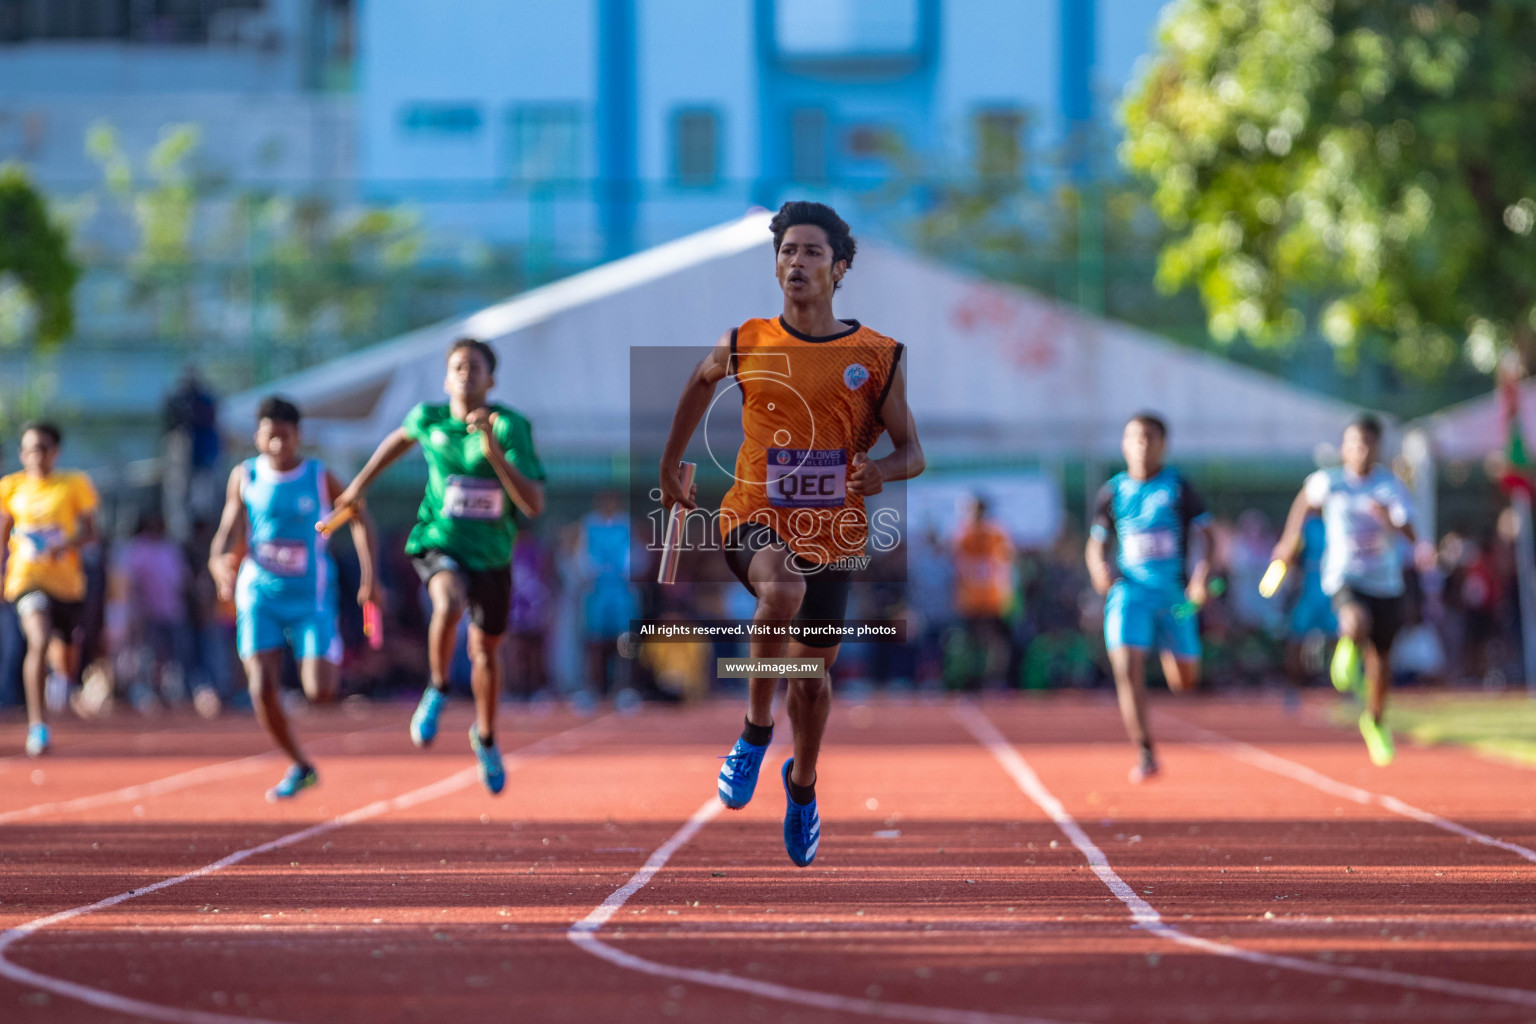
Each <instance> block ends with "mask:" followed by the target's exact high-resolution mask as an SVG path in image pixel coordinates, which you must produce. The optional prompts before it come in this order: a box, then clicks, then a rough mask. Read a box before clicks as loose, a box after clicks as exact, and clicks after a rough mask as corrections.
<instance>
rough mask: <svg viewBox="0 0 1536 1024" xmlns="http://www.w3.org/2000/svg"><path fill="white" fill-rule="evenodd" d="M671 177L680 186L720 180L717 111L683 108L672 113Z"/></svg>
mask: <svg viewBox="0 0 1536 1024" xmlns="http://www.w3.org/2000/svg"><path fill="white" fill-rule="evenodd" d="M672 177H673V178H675V179H676V180H677V182H678V184H681V185H713V184H715V183H716V182H717V181H719V180H720V114H719V112H718V111H715V110H709V109H707V108H702V107H685V108H683V109H682V110H679V111H678V112H677V113H676V114H674V115H673V116H672Z"/></svg>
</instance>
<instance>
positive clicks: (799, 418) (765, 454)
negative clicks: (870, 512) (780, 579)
mask: <svg viewBox="0 0 1536 1024" xmlns="http://www.w3.org/2000/svg"><path fill="white" fill-rule="evenodd" d="M852 323H853V326H851V327H849V328H848V329H847V330H845V331H843V332H842V333H840V334H834V335H832V336H830V337H826V338H811V337H808V336H806V335H804V334H801V333H799V332H798V331H796V330H794V329H793V328H791V327H790V326H789V325H788V324H786V323H785V322H784V318H783V317H774V318H773V319H771V320H770V319H759V320H748V321H747V322H746V323H744V324H742V325H741V326H740V327H738V328H736V330H735V331H733V332H732V334H731V355H732V359H731V372H732V374H734V376H735V381H736V384H737V385H738V386H739V387H740V388H741V401H742V408H741V425H742V434H743V438H742V442H741V448H740V449H739V450H738V451H737V453H736V470H735V478H736V479H735V483H734V484H732V486H731V489H730V490H729V491H727V492H726V494H725V498H724V499H723V500H722V501H721V506H720V512H721V515H720V534H721V537H722V538H724V537H728V536H729V535H730V533H731V531H732V530H733V529H735V528H736V527H737V526H741V525H744V524H746V523H749V522H753V523H763V524H764V525H766V526H769V527H771V528H772V529H773V531H774V532H775V533H777V534H778V535H779V537H780V538H782V539H783V541H784V542H785V543H786V544H788V545H789V547H790V549H791V550H792V551H794V552H795V553H796V554H798V555H800V556H801V557H802V558H804V559H806V560H807V561H809V562H813V563H815V564H817V565H825V564H827V563H828V562H832V561H836V560H838V559H840V558H845V557H850V556H858V555H862V554H864V546H865V542H866V540H867V539H868V535H869V522H868V519H867V518H866V517H865V514H864V498H863V497H862V496H861V495H857V494H854V495H850V494H848V491H847V484H848V472H849V470H850V469H851V468H852V462H853V457H854V456H855V455H858V454H867V453H868V451H869V449H870V448H872V447H873V446H874V444H875V442H876V441H877V440H879V439H880V435H881V434H883V433H884V432H885V425H884V424H883V423H882V422H881V420H880V406H881V405H882V404H884V402H885V397H886V395H887V394H888V393H889V392H890V388H891V382H892V380H893V379H894V378H895V375H896V364H897V361H898V360H900V358H901V351H902V346H901V345H900V343H898V342H896V341H893V340H892V339H890V338H887V337H886V336H885V335H883V334H878V333H876V332H875V331H872V330H870V329H869V328H867V327H864V326H863V325H861V324H859V322H858V321H852Z"/></svg>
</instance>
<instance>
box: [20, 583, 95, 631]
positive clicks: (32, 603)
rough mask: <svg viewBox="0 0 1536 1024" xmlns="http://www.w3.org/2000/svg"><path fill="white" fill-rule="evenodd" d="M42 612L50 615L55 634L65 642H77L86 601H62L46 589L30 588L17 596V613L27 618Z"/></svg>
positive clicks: (49, 618) (50, 626)
mask: <svg viewBox="0 0 1536 1024" xmlns="http://www.w3.org/2000/svg"><path fill="white" fill-rule="evenodd" d="M38 612H42V613H43V614H44V615H46V616H48V625H49V628H50V629H51V630H52V631H53V635H54V636H56V637H58V638H59V639H60V640H63V641H64V642H65V643H74V642H75V631H76V630H78V629H79V628H80V620H81V618H82V617H83V616H84V612H85V602H84V601H60V600H59V599H58V598H56V597H54V596H53V595H52V594H49V593H48V592H47V591H45V590H29V591H27V592H26V593H24V594H22V595H21V596H19V597H18V598H16V614H17V615H20V616H22V617H23V618H25V617H26V616H28V615H33V614H36V613H38Z"/></svg>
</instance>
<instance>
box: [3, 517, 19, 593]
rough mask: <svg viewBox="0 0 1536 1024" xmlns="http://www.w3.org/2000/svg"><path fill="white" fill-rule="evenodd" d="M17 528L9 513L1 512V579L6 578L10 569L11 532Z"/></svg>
mask: <svg viewBox="0 0 1536 1024" xmlns="http://www.w3.org/2000/svg"><path fill="white" fill-rule="evenodd" d="M15 528H16V520H14V519H12V518H11V514H10V513H9V512H5V511H0V579H3V578H4V577H5V570H6V569H7V568H9V566H8V564H7V563H9V562H10V559H11V531H12V530H13V529H15Z"/></svg>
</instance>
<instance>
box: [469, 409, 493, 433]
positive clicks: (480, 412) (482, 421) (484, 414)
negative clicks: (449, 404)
mask: <svg viewBox="0 0 1536 1024" xmlns="http://www.w3.org/2000/svg"><path fill="white" fill-rule="evenodd" d="M497 419H499V417H498V416H497V415H496V414H495V413H494V412H492V411H491V410H490V408H489V407H487V406H484V405H482V406H481V407H480V408H478V409H475V410H474V411H472V412H471V413H470V414H469V415H468V416H466V417H464V423H465V425H466V426H468V427H469V432H470V433H471V434H478V433H482V432H483V433H485V434H487V435H489V434H490V432H491V428H492V427H494V426H495V425H496V421H497Z"/></svg>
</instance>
